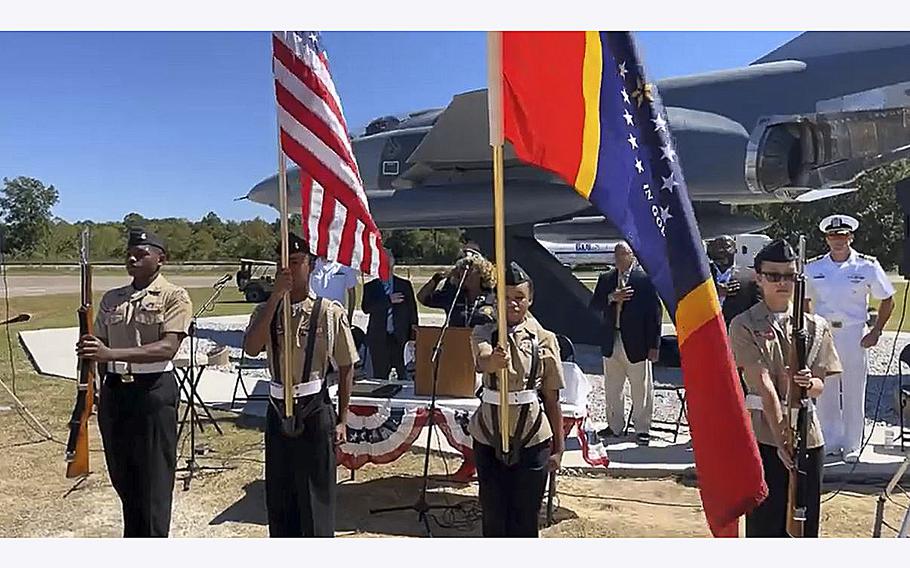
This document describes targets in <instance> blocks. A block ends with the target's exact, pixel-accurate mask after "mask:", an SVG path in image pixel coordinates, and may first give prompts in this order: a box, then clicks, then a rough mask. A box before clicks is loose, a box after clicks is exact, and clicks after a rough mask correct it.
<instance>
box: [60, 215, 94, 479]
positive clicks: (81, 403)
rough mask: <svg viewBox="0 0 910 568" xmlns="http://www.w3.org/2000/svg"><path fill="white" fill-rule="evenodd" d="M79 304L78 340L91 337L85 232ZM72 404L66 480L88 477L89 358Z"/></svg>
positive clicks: (91, 388) (91, 391)
mask: <svg viewBox="0 0 910 568" xmlns="http://www.w3.org/2000/svg"><path fill="white" fill-rule="evenodd" d="M80 263H81V265H82V266H81V268H82V271H81V272H82V275H81V276H82V278H81V279H82V305H80V306H79V309H78V310H77V312H76V313H77V316H78V318H79V337H80V338H81V337H83V336H85V335H94V329H93V319H94V312H93V309H92V267H91V265H90V264H89V263H88V229H86V230H85V231H83V233H82V250H81V259H80ZM78 371H79V373H78V374H79V378H78V385H77V390H76V404H75V406H74V407H73V415H72V417H71V418H70V424H69V425H70V433H69V439H68V440H67V443H66V477H68V478H73V477H82V476H85V475H88V474H89V449H88V421H89V417H91V415H92V405H93V404H94V401H95V375H96V364H95V362H94V361H92V360H90V359H82V358H80V359H79V361H78Z"/></svg>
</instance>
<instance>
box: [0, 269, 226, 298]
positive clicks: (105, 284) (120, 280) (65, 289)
mask: <svg viewBox="0 0 910 568" xmlns="http://www.w3.org/2000/svg"><path fill="white" fill-rule="evenodd" d="M167 279H168V280H169V281H171V282H172V283H174V284H176V285H177V286H183V287H184V288H206V287H209V286H211V285H212V284H214V283H215V281H216V280H217V279H218V278H217V277H213V276H184V275H172V276H167ZM6 282H7V285H8V286H9V295H10V297H23V296H45V295H49V294H78V293H79V286H80V284H79V273H73V274H52V275H38V276H25V275H22V276H19V275H15V274H10V275H8V276H7V277H6ZM129 283H130V277H129V275H127V274H124V275H123V276H108V275H104V276H100V275H99V276H94V277H93V278H92V289H93V290H94V291H96V292H98V293H103V292H106V291H107V290H110V289H111V288H115V287H117V286H125V285H127V284H129ZM2 286H3V283H2V282H0V293H2V290H3V288H2Z"/></svg>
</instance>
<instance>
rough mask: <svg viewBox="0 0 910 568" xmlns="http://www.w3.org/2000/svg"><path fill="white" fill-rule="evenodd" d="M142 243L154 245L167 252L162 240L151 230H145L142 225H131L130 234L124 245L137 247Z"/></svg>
mask: <svg viewBox="0 0 910 568" xmlns="http://www.w3.org/2000/svg"><path fill="white" fill-rule="evenodd" d="M142 245H148V246H150V247H156V248H159V249H161V251H162V252H167V248H165V246H164V241H163V240H162V239H161V237H159V236H158V235H156V234H155V233H153V232H151V231H146V230H145V229H144V228H142V227H133V228H132V229H130V236H129V240H128V241H127V243H126V246H127V247H137V246H142Z"/></svg>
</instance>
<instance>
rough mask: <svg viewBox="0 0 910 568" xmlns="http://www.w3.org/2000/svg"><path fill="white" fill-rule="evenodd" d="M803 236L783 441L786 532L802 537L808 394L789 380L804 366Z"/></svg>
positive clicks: (804, 260) (803, 238)
mask: <svg viewBox="0 0 910 568" xmlns="http://www.w3.org/2000/svg"><path fill="white" fill-rule="evenodd" d="M805 262H806V238H805V237H804V236H800V237H799V260H798V261H797V265H796V272H797V274H796V281H795V285H794V288H793V335H792V346H791V349H790V353H789V364H790V373H791V376H790V384H789V388H788V389H787V409H786V420H787V438H788V439H787V442H788V448H789V449H790V452H791V454H790V455H791V458H792V460H793V465H794V467H793V469H791V470H790V472H789V479H788V484H787V534H789V535H790V536H791V537H802V536H803V531H804V527H805V523H806V507H807V504H808V496H807V495H806V493H807V490H808V463H807V462H808V448H807V447H806V446H807V443H808V440H807V437H808V431H809V419H810V416H809V411H810V409H809V397H808V395H807V393H806V389H804V388H802V387H800V386H799V385H798V384H796V382H795V381H794V380H793V376H792V375H793V374H795V373H798V372H799V371H801V370H803V369H805V368H806V367H807V360H806V354H807V333H806V313H805V304H806V276H805V272H804V270H805Z"/></svg>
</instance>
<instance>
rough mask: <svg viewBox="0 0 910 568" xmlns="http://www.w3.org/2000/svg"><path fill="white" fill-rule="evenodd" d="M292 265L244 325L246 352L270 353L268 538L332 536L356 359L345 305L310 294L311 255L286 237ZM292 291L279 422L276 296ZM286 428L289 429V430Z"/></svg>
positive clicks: (278, 308)
mask: <svg viewBox="0 0 910 568" xmlns="http://www.w3.org/2000/svg"><path fill="white" fill-rule="evenodd" d="M288 260H289V268H283V269H281V270H280V271H279V272H278V276H277V278H276V280H275V290H274V292H272V295H271V296H270V297H269V299H268V301H267V302H265V303H263V304H259V305H258V306H257V307H256V309H255V311H253V314H252V316H250V324H249V327H247V331H246V336H245V340H244V344H243V349H244V351H246V353H247V354H248V355H250V356H256V355H258V354H259V353H261V352H262V350H263V349H265V350H266V351H267V353H268V360H269V370H270V372H271V374H272V382H271V384H270V391H271V400H270V404H269V408H268V415H267V417H266V430H265V496H266V507H267V509H268V519H269V536H272V537H302V536H322V537H331V536H334V535H335V483H336V478H335V447H336V445H338V444H341V443H344V441H345V437H346V431H345V421H346V420H347V413H348V401H349V400H350V397H351V386H352V383H353V378H354V371H353V365H354V364H355V363H356V362H357V361H358V357H357V348H356V346H355V345H354V338H353V336H352V335H351V328H350V325H349V324H348V318H347V315H346V314H345V310H344V307H343V306H342V305H341V304H340V303H338V302H334V301H331V300H326V299H323V298H320V299H318V300H317V298H316V297H315V296H314V295H313V294H312V293H311V292H310V284H309V282H310V270H312V268H313V265H314V261H315V260H316V257H315V256H313V255H311V254H310V252H309V246H308V244H307V242H306V241H304V240H303V239H301V238H299V237H297V236H296V235H293V234H291V235H290V255H289V257H288ZM285 291H288V292H290V300H291V326H292V329H293V330H294V338H293V339H292V340H291V349H292V350H293V353H292V355H291V359H292V361H293V368H292V370H291V377H292V379H293V381H294V385H295V387H294V417H295V423H294V424H293V426H292V427H291V426H290V425H285V424H283V419H284V390H283V387H282V382H281V377H282V373H281V368H280V365H281V361H282V355H281V346H282V345H283V339H282V337H283V335H284V330H283V329H282V325H281V324H282V315H281V313H282V312H281V309H282V308H281V298H282V296H283V294H284V292H285ZM314 310H316V311H317V314H318V316H317V318H316V320H315V321H316V327H315V334H314V337H313V339H312V342H313V348H312V358H311V360H310V361H307V345H308V340H309V339H310V333H309V331H310V329H312V328H311V323H310V322H311V320H312V314H313V312H314ZM329 355H331V356H332V357H334V359H335V362H336V363H337V365H338V376H339V379H338V385H339V386H338V412H337V413H336V412H335V410H334V408H333V407H332V401H331V399H330V398H329V392H328V384H327V382H326V372H327V371H326V369H327V368H328V359H329ZM304 374H306V375H307V376H306V377H304ZM288 428H290V429H288Z"/></svg>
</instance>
